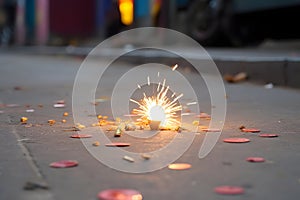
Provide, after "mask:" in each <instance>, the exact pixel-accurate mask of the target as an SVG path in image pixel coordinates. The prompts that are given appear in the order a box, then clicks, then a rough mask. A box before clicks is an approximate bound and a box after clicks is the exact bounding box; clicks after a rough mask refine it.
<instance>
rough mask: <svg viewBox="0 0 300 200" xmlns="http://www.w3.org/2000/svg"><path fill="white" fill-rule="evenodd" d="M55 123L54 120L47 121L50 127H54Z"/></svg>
mask: <svg viewBox="0 0 300 200" xmlns="http://www.w3.org/2000/svg"><path fill="white" fill-rule="evenodd" d="M55 123H56V121H55V120H54V119H49V120H48V124H49V125H50V126H52V125H54V124H55Z"/></svg>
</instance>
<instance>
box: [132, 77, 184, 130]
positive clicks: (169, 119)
mask: <svg viewBox="0 0 300 200" xmlns="http://www.w3.org/2000/svg"><path fill="white" fill-rule="evenodd" d="M147 79H148V85H149V82H150V81H149V77H147ZM165 84H166V80H165V79H164V81H163V83H162V84H161V83H159V84H158V85H157V89H156V91H157V94H156V95H155V94H153V95H152V96H147V95H146V94H145V93H144V98H143V99H141V100H140V101H136V100H134V99H130V101H131V102H133V103H136V104H137V105H138V106H139V108H138V109H135V112H136V114H137V115H139V116H140V119H147V120H149V121H153V122H154V121H155V122H160V126H161V127H163V128H170V129H174V128H177V127H178V126H179V125H180V122H179V120H178V119H177V118H178V116H177V115H176V112H178V111H181V110H182V106H181V105H178V102H177V101H178V99H179V98H181V97H182V96H183V94H180V95H178V96H176V95H175V93H173V95H172V96H171V97H170V98H169V97H168V96H167V93H168V91H169V86H165Z"/></svg>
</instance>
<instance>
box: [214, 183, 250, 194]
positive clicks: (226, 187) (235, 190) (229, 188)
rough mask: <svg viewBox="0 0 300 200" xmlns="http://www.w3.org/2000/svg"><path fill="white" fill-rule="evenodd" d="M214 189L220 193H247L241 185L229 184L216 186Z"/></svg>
mask: <svg viewBox="0 0 300 200" xmlns="http://www.w3.org/2000/svg"><path fill="white" fill-rule="evenodd" d="M214 191H215V192H216V193H218V194H225V195H237V194H244V193H245V190H244V188H242V187H239V186H229V185H223V186H218V187H215V189H214Z"/></svg>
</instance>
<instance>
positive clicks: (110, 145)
mask: <svg viewBox="0 0 300 200" xmlns="http://www.w3.org/2000/svg"><path fill="white" fill-rule="evenodd" d="M105 146H107V147H128V146H130V143H124V142H113V143H108V144H105Z"/></svg>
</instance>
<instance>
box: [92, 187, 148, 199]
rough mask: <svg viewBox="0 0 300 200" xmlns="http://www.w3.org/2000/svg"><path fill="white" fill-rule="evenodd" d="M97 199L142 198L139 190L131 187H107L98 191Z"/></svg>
mask: <svg viewBox="0 0 300 200" xmlns="http://www.w3.org/2000/svg"><path fill="white" fill-rule="evenodd" d="M98 199H99V200H133V199H134V200H142V199H143V196H142V195H141V193H140V192H138V191H136V190H132V189H108V190H103V191H101V192H99V193H98Z"/></svg>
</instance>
